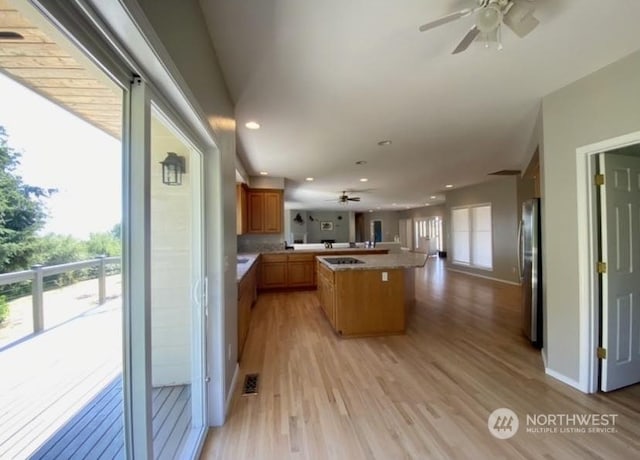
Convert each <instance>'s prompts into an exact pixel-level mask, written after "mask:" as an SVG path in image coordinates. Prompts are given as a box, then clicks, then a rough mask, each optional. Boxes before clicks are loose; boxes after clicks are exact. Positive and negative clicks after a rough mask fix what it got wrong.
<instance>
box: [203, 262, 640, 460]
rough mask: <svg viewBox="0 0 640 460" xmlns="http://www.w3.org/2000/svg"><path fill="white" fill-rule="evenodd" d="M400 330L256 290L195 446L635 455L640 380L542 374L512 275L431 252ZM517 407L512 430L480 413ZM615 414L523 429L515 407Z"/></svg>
mask: <svg viewBox="0 0 640 460" xmlns="http://www.w3.org/2000/svg"><path fill="white" fill-rule="evenodd" d="M416 293H417V302H416V306H415V308H414V309H413V311H411V313H410V315H409V316H408V319H407V325H408V330H407V334H406V335H400V336H391V337H378V338H361V339H342V338H340V337H338V336H336V335H335V334H334V333H333V332H332V330H331V328H330V326H329V324H328V322H327V319H326V318H325V317H324V316H323V313H322V311H321V309H320V308H319V306H318V300H317V297H316V293H315V292H291V293H270V294H264V295H261V296H260V297H259V299H258V302H257V304H256V306H255V307H254V309H253V312H252V320H251V326H250V332H249V336H248V340H247V343H246V345H245V347H246V348H245V352H244V355H243V356H244V357H243V361H242V363H241V366H240V372H241V373H240V375H239V378H238V381H239V382H242V381H243V380H244V375H245V374H247V373H254V372H257V373H259V374H260V387H259V393H258V395H255V396H241V395H240V388H237V389H236V393H235V395H234V398H233V402H232V407H231V409H230V414H229V418H228V421H227V423H226V424H225V426H223V427H220V428H216V429H212V430H210V432H209V435H208V438H207V442H206V444H205V447H204V449H203V454H202V458H206V459H238V458H252V459H283V458H296V459H297V458H305V459H325V458H327V459H329V458H330V459H364V458H366V459H399V458H416V459H421V458H429V459H431V458H473V459H481V458H527V459H537V458H545V459H549V458H580V459H583V458H604V459H617V458H620V459H630V458H639V457H640V421H639V420H640V385H635V386H632V387H629V388H627V389H623V390H620V391H617V392H614V393H610V394H597V395H584V394H582V393H580V392H578V391H577V390H574V389H573V388H571V387H568V386H567V385H565V384H563V383H561V382H558V381H557V380H555V379H553V378H551V377H548V376H547V375H545V373H544V369H543V364H542V360H541V357H540V353H539V352H538V351H537V350H535V349H533V348H532V347H531V346H530V345H529V344H528V343H527V342H526V340H525V339H524V337H523V336H522V334H521V332H520V307H519V303H520V297H519V296H520V294H519V287H517V286H510V285H506V284H502V283H497V282H493V281H489V280H483V279H479V278H474V277H470V276H467V275H463V274H458V273H452V272H447V271H446V270H445V269H444V266H443V264H442V261H438V260H434V259H430V260H429V262H428V263H427V266H426V267H425V268H424V269H419V270H417V272H416ZM500 407H507V408H510V409H512V410H513V411H515V412H516V414H518V415H519V417H520V430H519V431H518V433H517V434H516V435H515V436H514V437H513V438H511V439H508V440H499V439H497V438H494V437H493V436H492V435H491V434H490V433H489V430H488V428H487V418H488V416H489V414H490V413H491V412H492V411H493V410H494V409H496V408H500ZM559 413H562V414H573V413H578V414H588V413H598V414H609V413H614V414H617V415H618V417H617V424H616V429H617V432H616V433H546V434H543V433H536V434H534V433H527V432H526V430H525V423H526V420H525V418H526V414H559Z"/></svg>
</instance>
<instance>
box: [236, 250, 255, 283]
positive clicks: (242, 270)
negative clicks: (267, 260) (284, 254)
mask: <svg viewBox="0 0 640 460" xmlns="http://www.w3.org/2000/svg"><path fill="white" fill-rule="evenodd" d="M258 257H260V254H259V253H258V254H253V253H251V254H238V259H249V260H247V261H246V262H244V263H238V266H237V269H236V270H237V281H238V283H239V282H240V280H242V278H244V275H246V274H247V273H248V272H249V269H250V268H251V267H253V265H254V264H255V263H256V261H257V260H258Z"/></svg>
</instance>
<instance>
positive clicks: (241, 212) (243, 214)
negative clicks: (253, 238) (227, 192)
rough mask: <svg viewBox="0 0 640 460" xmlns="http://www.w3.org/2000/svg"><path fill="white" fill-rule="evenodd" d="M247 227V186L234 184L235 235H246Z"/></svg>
mask: <svg viewBox="0 0 640 460" xmlns="http://www.w3.org/2000/svg"><path fill="white" fill-rule="evenodd" d="M248 225H249V219H248V213H247V186H246V185H244V184H236V234H238V235H244V234H245V233H247V228H248Z"/></svg>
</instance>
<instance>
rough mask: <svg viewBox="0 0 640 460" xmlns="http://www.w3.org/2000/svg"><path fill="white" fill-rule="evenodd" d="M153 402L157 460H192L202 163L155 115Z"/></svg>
mask: <svg viewBox="0 0 640 460" xmlns="http://www.w3.org/2000/svg"><path fill="white" fill-rule="evenodd" d="M150 137H151V161H150V164H149V167H150V175H149V177H150V180H151V181H150V192H151V209H150V210H151V228H150V237H151V238H150V243H151V245H150V249H151V251H150V257H151V265H150V266H151V387H150V389H149V390H150V391H151V399H152V404H151V408H152V436H153V454H154V458H167V459H173V458H187V457H189V455H188V453H189V452H193V451H194V450H195V448H196V445H197V441H198V437H199V433H200V432H201V431H202V429H203V427H204V409H205V405H204V398H203V390H204V379H203V375H204V372H203V367H204V359H203V354H204V340H203V339H204V334H203V326H204V315H203V311H204V308H203V307H204V305H203V298H204V296H203V290H204V289H203V287H204V283H203V260H202V254H203V248H202V246H203V245H202V187H201V181H202V179H201V161H202V159H201V155H200V153H199V152H198V151H197V150H196V149H195V148H194V147H193V146H192V145H191V144H190V143H189V142H188V141H187V140H186V138H185V137H184V136H182V135H181V134H180V132H179V131H178V130H177V129H176V128H175V127H174V126H173V125H172V123H171V121H170V120H169V119H168V118H167V117H166V116H164V115H163V114H162V113H161V112H160V111H159V110H157V109H152V113H151V136H150Z"/></svg>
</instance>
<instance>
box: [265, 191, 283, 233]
mask: <svg viewBox="0 0 640 460" xmlns="http://www.w3.org/2000/svg"><path fill="white" fill-rule="evenodd" d="M263 209H264V211H263V219H264V221H263V231H264V232H265V233H281V232H282V192H280V191H269V192H264V207H263Z"/></svg>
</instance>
